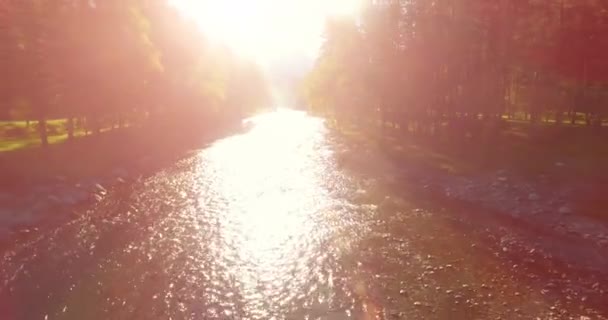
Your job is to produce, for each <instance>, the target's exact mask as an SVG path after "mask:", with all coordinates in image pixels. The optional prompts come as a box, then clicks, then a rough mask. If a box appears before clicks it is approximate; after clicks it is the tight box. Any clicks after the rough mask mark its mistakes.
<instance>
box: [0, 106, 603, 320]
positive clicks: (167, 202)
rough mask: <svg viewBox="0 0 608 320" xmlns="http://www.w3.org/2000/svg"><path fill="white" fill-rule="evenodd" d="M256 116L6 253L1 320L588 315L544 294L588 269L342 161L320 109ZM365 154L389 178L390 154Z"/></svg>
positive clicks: (577, 305)
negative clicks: (559, 263) (513, 243)
mask: <svg viewBox="0 0 608 320" xmlns="http://www.w3.org/2000/svg"><path fill="white" fill-rule="evenodd" d="M250 123H251V130H250V131H249V132H247V133H244V134H241V135H238V136H233V137H230V138H227V139H224V140H221V141H218V142H216V143H215V144H213V145H212V146H211V147H209V148H207V149H205V150H201V151H200V152H198V154H196V155H195V156H192V157H190V158H188V159H185V160H183V161H181V162H179V163H176V164H175V165H174V166H172V167H171V168H168V169H166V170H165V171H162V172H159V173H157V174H156V175H155V176H153V177H150V178H148V179H145V180H143V181H139V182H137V183H135V184H134V185H132V186H130V187H128V190H124V191H123V192H119V193H116V194H115V195H114V196H111V197H109V198H107V199H105V200H104V201H102V202H101V203H99V205H98V206H97V207H96V208H94V209H92V210H90V211H89V212H87V213H79V218H78V219H77V220H75V221H73V222H72V223H70V224H68V225H66V226H63V227H61V228H59V229H56V230H53V231H52V232H48V233H46V234H43V235H41V236H40V237H39V238H37V239H34V240H32V241H31V242H29V243H25V244H23V245H21V246H19V247H17V248H15V250H14V251H11V252H8V253H6V254H5V255H4V256H3V257H2V259H1V260H0V319H78V320H80V319H87V320H89V319H146V320H147V319H174V320H176V319H310V320H316V319H328V320H329V319H331V320H340V319H364V320H367V319H499V318H501V319H535V318H539V319H579V316H580V315H582V314H592V313H590V310H591V309H590V308H588V305H587V304H588V303H589V301H595V300H593V299H592V298H589V299H588V300H582V299H574V300H572V299H571V297H576V292H573V293H568V294H563V295H561V296H560V295H559V294H556V295H553V296H552V295H548V294H546V293H547V292H546V291H542V290H544V289H543V288H545V287H544V286H545V284H546V283H549V281H552V282H554V283H558V282H559V281H562V280H564V279H568V278H572V279H580V278H579V277H578V276H574V275H571V274H566V273H563V272H569V271H563V272H562V271H560V272H558V271H556V270H554V269H555V265H553V264H552V262H551V261H552V260H550V259H528V258H526V259H525V260H515V261H512V260H511V259H513V258H514V257H515V258H517V255H514V252H516V251H515V248H507V247H505V244H503V243H502V240H499V241H498V242H492V241H487V240H484V239H492V238H493V237H495V235H494V234H492V233H490V234H489V236H485V235H484V234H485V231H472V230H470V229H469V228H468V227H466V225H467V224H463V223H461V222H459V221H458V220H457V217H458V216H460V215H461V214H460V212H459V213H458V214H452V215H449V214H437V213H433V212H432V211H429V210H424V209H420V208H416V207H413V206H414V204H413V203H418V204H421V203H422V204H423V205H424V206H427V205H428V204H425V202H424V200H422V201H421V199H414V196H411V195H410V196H408V197H407V198H402V197H405V196H407V195H404V194H405V193H406V192H404V190H401V189H400V187H399V185H395V184H390V183H388V182H380V181H381V179H382V178H381V177H380V178H378V177H377V176H375V175H373V177H375V178H377V179H373V178H372V177H370V176H371V174H370V175H368V176H367V177H368V178H364V177H363V176H364V173H363V172H359V175H360V176H359V175H355V174H354V173H353V172H352V171H350V172H348V174H347V173H346V172H345V171H343V170H341V169H340V168H338V167H337V165H336V159H335V157H336V155H334V150H342V149H344V147H343V146H340V145H339V143H338V142H336V141H335V140H334V139H335V138H333V137H332V136H331V135H330V133H329V132H328V130H327V129H326V127H325V126H324V124H323V122H322V120H320V119H317V118H313V117H310V116H307V115H305V114H303V113H298V112H294V111H279V112H275V113H271V114H266V115H262V116H258V117H256V118H253V119H251V120H250ZM374 155H375V157H373V156H374ZM364 156H365V155H362V157H364ZM363 159H364V161H360V162H365V163H368V164H370V166H375V167H378V169H382V170H384V171H386V173H387V175H388V176H390V177H391V178H393V176H392V175H393V174H394V170H390V168H389V167H388V163H389V162H388V161H386V159H385V158H383V155H382V154H381V153H373V154H372V153H371V152H370V154H368V155H367V156H365V158H363ZM369 159H374V161H370V160H369ZM383 159H384V160H383ZM382 170H377V171H382ZM390 180H394V179H390ZM385 184H386V185H385ZM464 220H465V221H466V218H465V219H464ZM481 229H482V230H483V229H484V228H481ZM501 232H502V231H501ZM505 248H507V250H505ZM529 255H530V253H529V252H527V251H526V253H525V254H524V255H522V256H523V257H528V256H529ZM545 261H546V264H544V263H545ZM536 263H539V265H535V264H536ZM525 264H531V266H533V267H534V268H535V270H540V272H537V273H533V272H530V271H529V269H528V270H526V269H525V267H524V265H525ZM539 266H540V267H539ZM520 270H521V271H520ZM524 270H525V271H524ZM545 270H551V272H545ZM522 271H523V272H522ZM522 274H525V275H526V276H527V275H528V274H530V275H532V276H534V278H522ZM551 275H555V276H556V277H557V278H556V279H551ZM580 282H581V281H579V283H580ZM595 282H597V280H592V281H590V283H591V285H593V283H595ZM597 283H598V285H594V286H595V287H597V288H599V287H600V284H599V282H597ZM584 294H585V297H587V295H588V292H586V293H584ZM580 297H582V295H580ZM604 298H605V297H602V299H604ZM596 300H597V301H598V302H597V305H603V304H602V302H603V301H605V299H604V300H600V299H596ZM577 301H578V302H577ZM564 306H565V307H564ZM565 308H568V311H569V312H572V310H574V312H573V313H572V314H573V315H575V317H568V316H567V314H566V311H565ZM601 308H603V307H601ZM555 310H559V312H560V313H559V314H556V313H555V312H556V311H555ZM556 315H557V317H555V316H556ZM580 318H581V319H582V317H580ZM592 318H593V319H596V318H597V319H606V318H605V317H604V318H602V317H601V316H598V317H592Z"/></svg>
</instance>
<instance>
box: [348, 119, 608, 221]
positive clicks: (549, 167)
mask: <svg viewBox="0 0 608 320" xmlns="http://www.w3.org/2000/svg"><path fill="white" fill-rule="evenodd" d="M340 131H341V132H342V134H343V136H344V137H345V138H346V139H347V140H348V141H350V142H352V143H353V144H354V145H358V146H359V147H360V149H363V150H364V149H366V148H370V147H377V148H379V149H380V150H381V151H382V152H383V153H384V154H385V155H386V156H387V157H389V158H390V159H391V160H392V162H394V164H395V165H397V166H404V167H413V168H423V169H427V170H430V172H444V173H445V174H451V175H462V176H475V175H479V174H486V173H488V174H495V173H496V172H498V171H499V170H507V172H508V173H507V174H508V175H510V174H514V175H518V176H521V177H525V178H527V179H529V180H530V181H531V182H534V181H538V178H539V177H540V176H541V175H544V176H546V177H550V181H552V183H555V184H559V185H568V184H571V185H573V186H577V185H580V183H582V184H583V185H588V186H591V191H589V192H587V191H585V192H583V193H576V194H573V197H576V199H570V200H572V201H574V203H575V204H576V208H577V211H578V212H579V213H580V214H581V215H585V216H588V217H591V218H594V219H596V220H598V221H602V222H607V221H608V215H606V211H605V208H606V207H607V206H608V199H607V198H606V197H605V195H604V194H603V193H604V192H605V188H606V186H607V185H608V170H607V169H606V168H607V165H608V130H606V128H589V127H586V126H570V127H561V128H560V127H556V126H555V125H551V124H547V125H542V124H541V125H537V126H531V125H530V124H529V123H521V122H513V123H508V125H507V127H506V128H505V129H504V130H503V131H502V132H500V133H499V134H498V135H497V136H496V137H494V138H492V139H486V140H483V139H462V138H458V139H454V138H451V137H449V136H442V137H426V136H413V135H411V134H409V133H407V132H405V130H403V129H399V128H396V127H395V126H393V127H391V128H388V129H384V130H381V129H379V128H377V127H372V128H371V129H370V128H368V129H367V130H364V129H361V128H359V127H348V128H341V130H340Z"/></svg>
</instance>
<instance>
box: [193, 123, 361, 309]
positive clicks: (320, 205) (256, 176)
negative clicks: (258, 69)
mask: <svg viewBox="0 0 608 320" xmlns="http://www.w3.org/2000/svg"><path fill="white" fill-rule="evenodd" d="M251 121H252V122H253V124H254V127H253V129H252V130H251V131H250V132H248V133H247V134H246V135H242V136H238V137H233V138H230V139H227V140H224V141H221V142H219V143H217V144H216V145H214V146H213V147H212V148H211V149H210V150H208V151H206V152H204V153H202V154H201V156H200V159H199V160H200V162H199V170H198V171H197V174H199V175H200V177H199V178H200V179H201V180H203V181H205V179H206V177H208V176H209V172H210V171H211V172H213V176H214V177H215V179H214V182H213V185H212V188H213V189H214V190H215V191H216V192H217V193H218V196H219V197H220V198H221V199H222V202H223V206H224V207H223V208H222V210H221V212H220V213H219V215H220V216H219V217H218V219H219V220H220V221H219V234H220V237H221V238H222V239H223V242H221V243H219V244H218V247H217V248H215V250H216V252H217V255H218V256H219V257H221V258H220V259H219V261H230V262H234V263H228V264H227V265H226V268H227V269H228V270H227V272H229V273H231V274H233V275H234V276H235V278H236V281H237V283H239V285H242V288H241V294H243V297H244V300H245V303H246V308H247V313H248V314H252V315H257V316H259V317H262V318H266V317H268V316H270V315H272V314H273V313H274V312H276V313H277V314H280V312H281V311H283V312H285V307H288V306H289V304H293V302H294V301H300V303H298V305H299V306H300V307H302V306H303V307H304V308H317V309H318V308H324V309H329V305H330V304H331V303H332V302H333V301H332V299H333V293H334V288H333V285H334V284H333V274H332V268H330V266H328V264H330V263H332V261H334V260H335V255H338V254H339V253H340V249H341V247H340V246H336V244H339V243H336V242H332V243H331V245H330V243H329V242H330V241H332V239H331V237H332V235H335V234H336V232H337V231H339V230H341V229H342V230H344V232H348V231H351V232H352V231H354V230H355V229H353V227H355V226H354V225H353V223H352V222H349V221H342V220H341V215H342V214H341V212H340V211H341V210H344V204H343V202H342V201H341V200H338V199H339V198H337V197H334V196H333V195H332V193H331V192H330V191H329V190H328V188H327V186H328V185H327V183H326V181H327V180H331V181H332V182H333V183H334V184H335V183H337V182H338V183H339V180H340V179H341V177H339V176H336V172H335V171H334V169H335V168H333V167H331V164H332V161H330V158H331V157H332V152H331V151H330V149H329V146H328V145H327V143H326V137H325V134H326V132H325V128H324V126H323V123H322V121H321V120H320V119H315V118H310V117H308V116H306V115H305V114H303V113H297V112H292V111H279V112H275V113H271V114H266V115H263V116H259V117H256V118H253V119H252V120H251ZM201 184H202V185H206V183H205V182H201ZM339 191H340V190H332V192H334V193H335V192H339ZM311 284H313V286H311ZM320 286H323V288H321V287H320ZM313 296H314V298H313ZM273 311H274V312H273Z"/></svg>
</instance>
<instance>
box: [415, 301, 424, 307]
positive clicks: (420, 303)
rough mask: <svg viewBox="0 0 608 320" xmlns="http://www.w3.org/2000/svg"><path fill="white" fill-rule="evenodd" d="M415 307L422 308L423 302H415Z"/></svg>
mask: <svg viewBox="0 0 608 320" xmlns="http://www.w3.org/2000/svg"><path fill="white" fill-rule="evenodd" d="M414 306H415V307H422V302H420V301H414Z"/></svg>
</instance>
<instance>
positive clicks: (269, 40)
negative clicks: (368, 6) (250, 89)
mask: <svg viewBox="0 0 608 320" xmlns="http://www.w3.org/2000/svg"><path fill="white" fill-rule="evenodd" d="M361 1H362V0H332V1H324V0H289V1H280V2H279V1H273V0H222V1H219V0H170V2H171V3H172V4H173V5H174V6H175V7H176V8H178V9H179V10H180V11H181V12H182V13H183V14H184V15H185V16H187V17H189V18H192V19H194V20H195V21H196V22H197V23H198V24H199V25H200V26H201V29H202V30H203V31H204V32H205V33H206V34H207V35H208V36H209V37H210V38H212V39H215V40H217V41H219V42H222V43H225V44H227V45H228V46H230V47H231V48H232V49H234V50H235V51H236V53H237V54H240V55H244V56H247V57H251V58H254V59H256V60H257V61H258V62H262V63H265V62H272V61H274V60H276V59H277V58H280V57H282V56H286V55H289V54H293V53H302V52H305V53H307V54H309V55H311V56H312V55H314V54H316V51H317V49H318V46H319V44H320V41H321V33H322V30H323V25H324V21H325V19H326V17H328V16H332V15H353V14H356V13H357V11H358V10H359V8H360V6H361Z"/></svg>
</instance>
